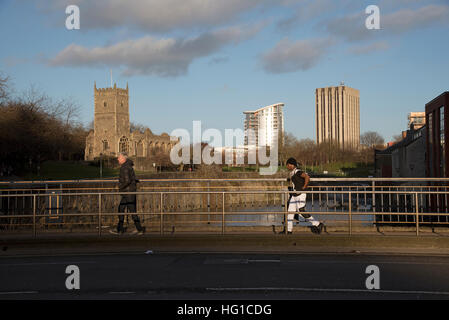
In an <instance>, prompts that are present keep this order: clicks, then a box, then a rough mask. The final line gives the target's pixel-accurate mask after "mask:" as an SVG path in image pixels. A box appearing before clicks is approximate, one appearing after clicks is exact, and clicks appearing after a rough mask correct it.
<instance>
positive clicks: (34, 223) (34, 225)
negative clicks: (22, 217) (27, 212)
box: [33, 194, 36, 238]
mask: <svg viewBox="0 0 449 320" xmlns="http://www.w3.org/2000/svg"><path fill="white" fill-rule="evenodd" d="M33 237H34V238H36V195H35V194H34V195H33Z"/></svg>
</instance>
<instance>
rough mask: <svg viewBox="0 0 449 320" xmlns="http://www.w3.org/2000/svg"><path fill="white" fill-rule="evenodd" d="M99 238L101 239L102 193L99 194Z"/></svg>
mask: <svg viewBox="0 0 449 320" xmlns="http://www.w3.org/2000/svg"><path fill="white" fill-rule="evenodd" d="M98 236H99V237H101V193H99V194H98Z"/></svg>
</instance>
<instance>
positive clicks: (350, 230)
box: [349, 192, 352, 236]
mask: <svg viewBox="0 0 449 320" xmlns="http://www.w3.org/2000/svg"><path fill="white" fill-rule="evenodd" d="M349 235H350V236H352V199H351V192H349Z"/></svg>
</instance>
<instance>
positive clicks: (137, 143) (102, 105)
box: [84, 84, 177, 161]
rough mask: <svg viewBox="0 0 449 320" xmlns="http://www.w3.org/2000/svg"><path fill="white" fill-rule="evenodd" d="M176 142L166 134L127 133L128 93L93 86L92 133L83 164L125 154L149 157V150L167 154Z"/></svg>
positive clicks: (128, 124) (148, 131) (117, 89)
mask: <svg viewBox="0 0 449 320" xmlns="http://www.w3.org/2000/svg"><path fill="white" fill-rule="evenodd" d="M176 143H177V142H176V141H175V142H172V141H170V136H169V135H168V134H166V133H163V134H162V135H154V134H153V133H152V132H151V130H150V129H148V128H147V129H146V130H145V131H144V132H139V131H134V132H131V131H130V123H129V89H128V84H127V85H126V89H121V88H117V85H116V84H114V87H113V88H99V89H97V86H96V84H94V129H93V130H91V131H90V132H89V134H88V136H87V138H86V148H85V156H84V158H85V160H88V161H89V160H94V159H95V158H99V157H100V156H110V157H116V156H117V155H118V154H119V153H120V152H126V153H128V155H129V156H132V157H150V156H151V152H152V151H153V150H160V151H163V152H169V151H170V150H171V148H173V146H174V145H175V144H176Z"/></svg>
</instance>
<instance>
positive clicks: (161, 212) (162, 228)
mask: <svg viewBox="0 0 449 320" xmlns="http://www.w3.org/2000/svg"><path fill="white" fill-rule="evenodd" d="M163 195H164V194H163V192H161V210H160V214H159V215H160V219H159V220H160V223H161V226H160V233H161V235H163V234H164V227H163V209H162V208H163V206H164V197H163Z"/></svg>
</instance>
